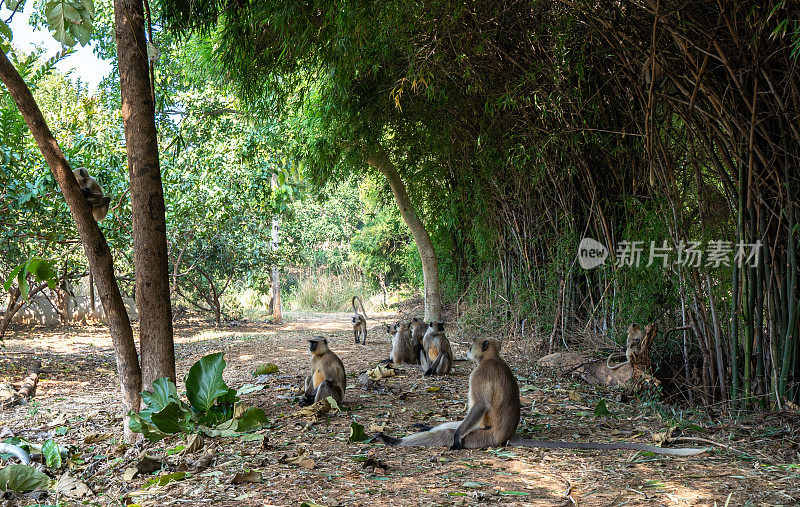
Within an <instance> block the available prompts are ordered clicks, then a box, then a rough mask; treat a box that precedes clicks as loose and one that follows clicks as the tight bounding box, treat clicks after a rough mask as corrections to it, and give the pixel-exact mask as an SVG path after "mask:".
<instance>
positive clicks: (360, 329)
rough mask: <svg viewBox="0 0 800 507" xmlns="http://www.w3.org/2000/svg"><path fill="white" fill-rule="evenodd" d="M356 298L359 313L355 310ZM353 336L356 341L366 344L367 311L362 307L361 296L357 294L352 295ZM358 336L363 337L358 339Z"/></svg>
mask: <svg viewBox="0 0 800 507" xmlns="http://www.w3.org/2000/svg"><path fill="white" fill-rule="evenodd" d="M356 300H358V304H359V305H361V313H358V310H356ZM352 303H353V337H354V338H355V340H356V343H361V344H362V345H366V344H367V311H366V310H365V309H364V303H363V302H362V301H361V298H360V297H358V296H353V301H352ZM359 337H363V339H362V341H358V338H359Z"/></svg>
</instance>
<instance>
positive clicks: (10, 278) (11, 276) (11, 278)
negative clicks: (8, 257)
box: [3, 262, 27, 292]
mask: <svg viewBox="0 0 800 507" xmlns="http://www.w3.org/2000/svg"><path fill="white" fill-rule="evenodd" d="M26 264H27V262H23V263H22V264H20V265H19V266H17V267H16V268H14V269H12V270H11V273H9V274H8V280H6V281H5V283H3V290H5V291H6V292H8V291H9V290H11V284H12V283H14V278H16V277H17V275H18V274H19V272H20V271H22V270H23V268H25V265H26Z"/></svg>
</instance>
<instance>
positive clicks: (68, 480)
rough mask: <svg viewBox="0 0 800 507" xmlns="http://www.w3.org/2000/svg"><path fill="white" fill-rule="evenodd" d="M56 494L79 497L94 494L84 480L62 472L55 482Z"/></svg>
mask: <svg viewBox="0 0 800 507" xmlns="http://www.w3.org/2000/svg"><path fill="white" fill-rule="evenodd" d="M56 494H59V495H64V496H66V497H68V498H74V499H81V498H86V497H90V496H94V492H93V491H92V490H91V488H89V486H87V485H86V483H85V482H83V481H81V480H78V479H76V478H75V477H72V476H71V475H69V474H64V475H62V476H61V478H60V479H58V482H57V483H56Z"/></svg>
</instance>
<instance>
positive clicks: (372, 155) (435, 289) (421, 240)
mask: <svg viewBox="0 0 800 507" xmlns="http://www.w3.org/2000/svg"><path fill="white" fill-rule="evenodd" d="M367 163H368V164H369V165H371V166H373V167H374V168H376V169H378V170H379V171H381V172H382V173H383V174H385V175H386V178H388V180H389V185H390V186H391V187H392V193H393V194H394V198H395V200H396V201H397V207H398V208H399V209H400V215H401V216H402V217H403V220H405V222H406V225H408V228H409V229H410V230H411V235H412V236H414V243H416V244H417V250H418V251H419V257H420V260H421V261H422V276H423V284H424V286H425V320H426V321H428V322H430V321H439V320H441V318H442V293H441V290H440V288H439V264H438V262H437V260H436V251H435V250H434V249H433V243H432V242H431V236H430V234H428V231H427V229H425V226H424V225H422V221H421V220H420V219H419V217H418V216H417V214H416V212H415V211H414V207H413V206H412V205H411V199H410V198H409V197H408V192H407V191H406V186H405V184H404V183H403V180H402V179H401V178H400V173H398V172H397V168H396V167H395V165H394V164H393V163H392V161H391V159H390V158H389V154H388V153H386V150H384V149H383V148H382V147H381V146H378V147H377V148H375V149H374V150H371V151H370V152H368V154H367Z"/></svg>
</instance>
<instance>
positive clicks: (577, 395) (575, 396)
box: [567, 391, 581, 401]
mask: <svg viewBox="0 0 800 507" xmlns="http://www.w3.org/2000/svg"><path fill="white" fill-rule="evenodd" d="M567 394H568V395H569V399H570V401H581V395H580V393H579V392H578V391H568V392H567Z"/></svg>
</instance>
